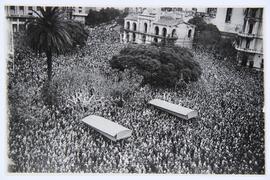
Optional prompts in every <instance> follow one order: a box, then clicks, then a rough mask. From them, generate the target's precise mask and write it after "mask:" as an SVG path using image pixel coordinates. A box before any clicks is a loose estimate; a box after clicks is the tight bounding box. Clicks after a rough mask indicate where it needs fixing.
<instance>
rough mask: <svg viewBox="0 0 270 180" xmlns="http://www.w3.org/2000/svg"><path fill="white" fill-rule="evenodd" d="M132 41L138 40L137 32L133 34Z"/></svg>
mask: <svg viewBox="0 0 270 180" xmlns="http://www.w3.org/2000/svg"><path fill="white" fill-rule="evenodd" d="M132 41H133V42H135V41H136V34H135V33H133V34H132Z"/></svg>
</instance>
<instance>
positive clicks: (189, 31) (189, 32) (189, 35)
mask: <svg viewBox="0 0 270 180" xmlns="http://www.w3.org/2000/svg"><path fill="white" fill-rule="evenodd" d="M191 33H192V30H191V29H190V30H188V38H191Z"/></svg>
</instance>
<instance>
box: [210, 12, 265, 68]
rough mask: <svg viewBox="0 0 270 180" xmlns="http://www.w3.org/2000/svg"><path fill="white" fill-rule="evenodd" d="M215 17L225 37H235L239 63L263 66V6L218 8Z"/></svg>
mask: <svg viewBox="0 0 270 180" xmlns="http://www.w3.org/2000/svg"><path fill="white" fill-rule="evenodd" d="M216 9H217V11H216V15H215V16H214V18H206V21H207V22H208V23H212V24H214V25H216V26H217V28H218V29H219V30H220V31H221V33H222V35H223V37H225V38H226V37H235V38H237V42H236V43H235V48H236V50H237V51H238V52H237V61H238V63H239V65H242V66H249V67H253V68H258V69H261V68H263V61H264V58H263V8H216Z"/></svg>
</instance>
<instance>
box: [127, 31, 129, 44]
mask: <svg viewBox="0 0 270 180" xmlns="http://www.w3.org/2000/svg"><path fill="white" fill-rule="evenodd" d="M127 42H129V33H127Z"/></svg>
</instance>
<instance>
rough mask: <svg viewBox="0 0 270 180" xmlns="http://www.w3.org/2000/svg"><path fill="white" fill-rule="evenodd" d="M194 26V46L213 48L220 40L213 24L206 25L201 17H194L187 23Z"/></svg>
mask: <svg viewBox="0 0 270 180" xmlns="http://www.w3.org/2000/svg"><path fill="white" fill-rule="evenodd" d="M188 22H189V23H191V24H194V25H195V26H196V28H195V34H194V40H193V41H194V44H195V45H196V46H202V47H207V48H209V47H215V46H216V44H217V43H218V42H219V41H220V39H221V34H220V31H219V30H218V28H217V27H216V26H215V25H213V24H207V23H206V22H205V21H204V19H203V18H202V17H199V16H195V17H194V18H192V19H190V20H189V21H188Z"/></svg>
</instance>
